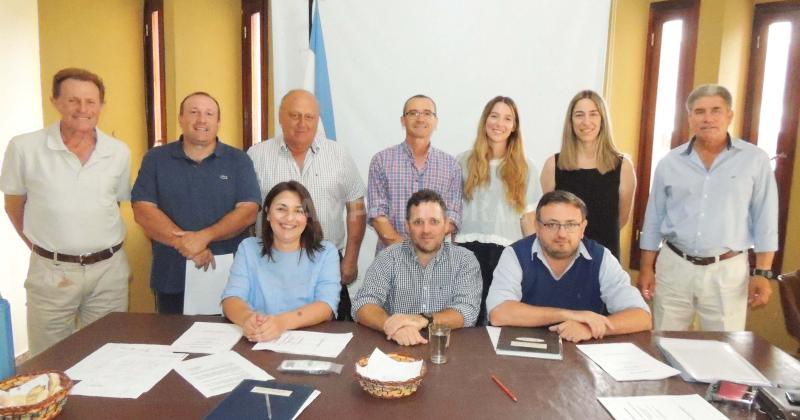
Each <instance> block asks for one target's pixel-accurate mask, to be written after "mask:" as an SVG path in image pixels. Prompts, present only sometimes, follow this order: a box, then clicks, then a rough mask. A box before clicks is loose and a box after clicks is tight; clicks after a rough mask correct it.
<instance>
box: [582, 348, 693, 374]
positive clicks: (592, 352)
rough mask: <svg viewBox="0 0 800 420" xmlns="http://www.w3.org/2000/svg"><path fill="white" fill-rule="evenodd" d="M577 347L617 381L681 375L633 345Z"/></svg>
mask: <svg viewBox="0 0 800 420" xmlns="http://www.w3.org/2000/svg"><path fill="white" fill-rule="evenodd" d="M577 347H578V350H580V351H581V352H583V354H585V355H586V356H588V357H589V358H590V359H592V361H593V362H595V363H597V364H598V365H599V366H600V367H601V368H602V369H603V370H604V371H606V373H608V374H609V375H611V377H612V378H614V380H616V381H648V380H659V379H664V378H669V377H670V376H673V375H677V374H679V373H680V371H679V370H677V369H675V368H672V367H670V366H668V365H666V364H664V363H662V362H660V361H658V360H657V359H655V358H654V357H652V356H650V355H649V354H647V353H645V352H644V351H643V350H642V349H640V348H639V347H636V345H634V344H633V343H608V344H578V346H577Z"/></svg>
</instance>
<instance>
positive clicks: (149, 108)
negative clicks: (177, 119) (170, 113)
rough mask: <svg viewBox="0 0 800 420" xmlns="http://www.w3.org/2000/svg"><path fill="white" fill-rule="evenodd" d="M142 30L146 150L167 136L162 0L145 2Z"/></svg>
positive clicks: (147, 0) (146, 0)
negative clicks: (157, 116)
mask: <svg viewBox="0 0 800 420" xmlns="http://www.w3.org/2000/svg"><path fill="white" fill-rule="evenodd" d="M153 12H158V26H159V28H158V39H155V40H154V39H153V28H151V27H150V25H151V22H150V16H151V15H152V13H153ZM142 20H143V24H144V30H143V31H142V34H143V36H144V75H145V80H144V83H145V84H144V91H145V116H146V123H147V148H148V149H150V148H152V147H153V146H154V145H155V144H156V143H157V142H163V141H165V138H166V135H167V97H166V94H165V93H164V91H165V89H166V80H165V79H166V76H165V70H164V68H165V65H164V1H163V0H145V2H144V13H143V17H142ZM154 43H158V44H157V45H158V51H159V60H158V61H159V63H158V64H159V68H158V80H159V84H160V86H161V95H160V96H159V97H158V98H156V97H155V92H154V91H153V86H154V82H155V77H156V75H155V74H154V71H153V70H154V68H153V66H154V63H153V55H152V53H153V44H154ZM155 101H158V102H159V104H160V105H161V112H160V114H161V124H160V125H161V127H160V129H161V133H162V138H160V139H157V138H156V127H155V118H154V117H153V109H154V108H155Z"/></svg>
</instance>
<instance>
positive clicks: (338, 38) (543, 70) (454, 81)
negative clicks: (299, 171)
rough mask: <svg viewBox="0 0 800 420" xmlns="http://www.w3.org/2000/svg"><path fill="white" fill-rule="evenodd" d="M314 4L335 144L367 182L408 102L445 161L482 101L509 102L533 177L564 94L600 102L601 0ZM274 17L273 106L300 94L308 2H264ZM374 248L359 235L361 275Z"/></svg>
mask: <svg viewBox="0 0 800 420" xmlns="http://www.w3.org/2000/svg"><path fill="white" fill-rule="evenodd" d="M319 5H320V16H321V19H322V28H323V32H324V36H325V47H326V51H327V58H328V71H329V73H330V79H331V80H330V82H331V93H332V96H333V108H334V114H335V117H336V131H337V136H338V140H339V141H340V142H341V143H342V144H344V145H345V146H346V147H347V148H348V150H349V151H350V153H351V154H352V155H353V157H354V159H355V161H356V163H357V164H358V165H359V169H360V170H361V173H362V176H363V177H364V180H365V182H366V179H367V170H368V166H369V162H370V159H371V157H372V156H373V155H374V154H375V153H376V152H378V151H380V150H382V149H384V148H386V147H388V146H391V145H394V144H397V143H400V142H401V141H403V139H404V132H403V129H402V127H401V126H400V114H401V112H402V106H403V102H404V101H405V100H406V99H407V98H408V97H409V96H412V95H414V94H417V93H422V94H426V95H428V96H431V97H432V98H433V99H434V100H435V101H436V104H437V106H438V114H439V126H438V129H437V131H436V132H434V134H433V139H432V144H433V145H434V146H435V147H438V148H441V149H443V150H445V151H446V152H449V153H451V154H454V155H455V154H458V153H460V152H462V151H464V150H467V149H469V148H470V147H471V146H472V142H473V141H474V138H475V131H476V128H477V124H478V119H479V118H480V113H481V111H482V109H483V106H484V105H485V104H486V102H487V101H488V100H489V99H491V98H492V97H494V96H496V95H505V96H510V97H512V98H513V99H514V100H515V101H516V102H517V105H518V107H519V109H520V119H521V123H520V125H521V128H522V133H523V136H524V139H525V149H526V153H527V155H528V156H529V157H530V158H531V159H532V160H533V161H534V162H535V163H536V165H537V166H538V167H539V168H541V166H542V164H543V163H544V160H545V159H546V158H547V156H549V155H551V154H552V153H554V152H556V151H558V149H559V147H560V141H561V140H560V137H561V129H562V125H563V121H564V113H565V112H566V106H567V104H568V102H569V100H570V99H571V98H572V96H573V95H574V94H575V93H577V92H578V91H579V90H582V89H593V90H596V91H598V92H601V93H602V89H603V81H604V77H605V63H606V46H607V43H608V23H609V13H610V7H611V0H564V1H558V2H555V1H549V0H494V1H486V0H459V1H453V0H403V1H389V0H376V1H368V0H320V3H319ZM272 7H273V9H272V22H273V25H274V26H273V36H274V38H273V42H274V44H273V45H274V62H273V65H274V71H275V73H274V75H275V76H274V77H275V92H276V103H277V102H278V101H279V100H280V98H281V96H282V95H283V94H284V93H286V91H288V90H289V89H292V88H296V87H302V85H303V75H304V72H305V69H304V66H305V63H306V50H307V48H308V3H307V2H306V1H301V0H274V1H273V2H272ZM276 112H277V109H276ZM613 117H614V118H624V117H625V116H620V115H616V116H613ZM276 121H277V118H276ZM279 128H280V127H278V130H279ZM369 232H371V230H370V231H369ZM374 243H375V235H374V233H368V235H367V238H366V239H365V243H364V245H363V247H362V256H363V257H364V258H362V261H361V263H360V264H359V267H360V272H361V273H362V274H363V273H364V272H365V271H366V268H367V265H368V264H369V261H371V260H372V255H373V249H374Z"/></svg>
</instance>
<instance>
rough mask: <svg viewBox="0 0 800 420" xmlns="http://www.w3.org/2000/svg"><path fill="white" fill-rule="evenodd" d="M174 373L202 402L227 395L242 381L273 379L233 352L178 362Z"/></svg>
mask: <svg viewBox="0 0 800 420" xmlns="http://www.w3.org/2000/svg"><path fill="white" fill-rule="evenodd" d="M175 371H176V372H178V373H179V374H180V375H181V376H183V379H186V381H187V382H189V383H190V384H192V386H193V387H195V388H197V390H198V391H200V393H201V394H203V396H205V397H206V398H208V397H213V396H214V395H219V394H224V393H226V392H230V391H231V390H232V389H233V388H235V387H236V386H237V385H239V383H240V382H242V381H243V380H245V379H257V380H261V381H266V380H269V379H273V377H272V376H270V374H268V373H267V372H265V371H264V370H263V369H261V368H259V367H258V366H256V365H254V364H253V363H251V362H250V361H249V360H247V359H245V358H244V357H242V356H241V355H240V354H239V353H236V352H235V351H226V352H224V353H217V354H212V355H210V356H203V357H198V358H196V359H192V360H187V361H185V362H180V363H178V364H177V365H176V366H175ZM262 401H263V399H262Z"/></svg>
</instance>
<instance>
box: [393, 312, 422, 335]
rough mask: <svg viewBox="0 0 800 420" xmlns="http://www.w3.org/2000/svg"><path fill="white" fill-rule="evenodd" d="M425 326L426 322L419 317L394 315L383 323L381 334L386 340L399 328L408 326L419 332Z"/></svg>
mask: <svg viewBox="0 0 800 420" xmlns="http://www.w3.org/2000/svg"><path fill="white" fill-rule="evenodd" d="M427 325H428V320H426V319H425V318H423V317H421V316H419V315H409V314H394V315H392V316H390V317H389V318H388V319H387V320H386V322H384V323H383V332H384V333H386V338H391V337H392V336H393V335H394V334H395V333H396V332H397V330H399V329H400V328H403V327H407V326H408V327H413V328H414V329H416V330H417V331H419V330H421V329H422V328H425V327H426V326H427Z"/></svg>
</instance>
